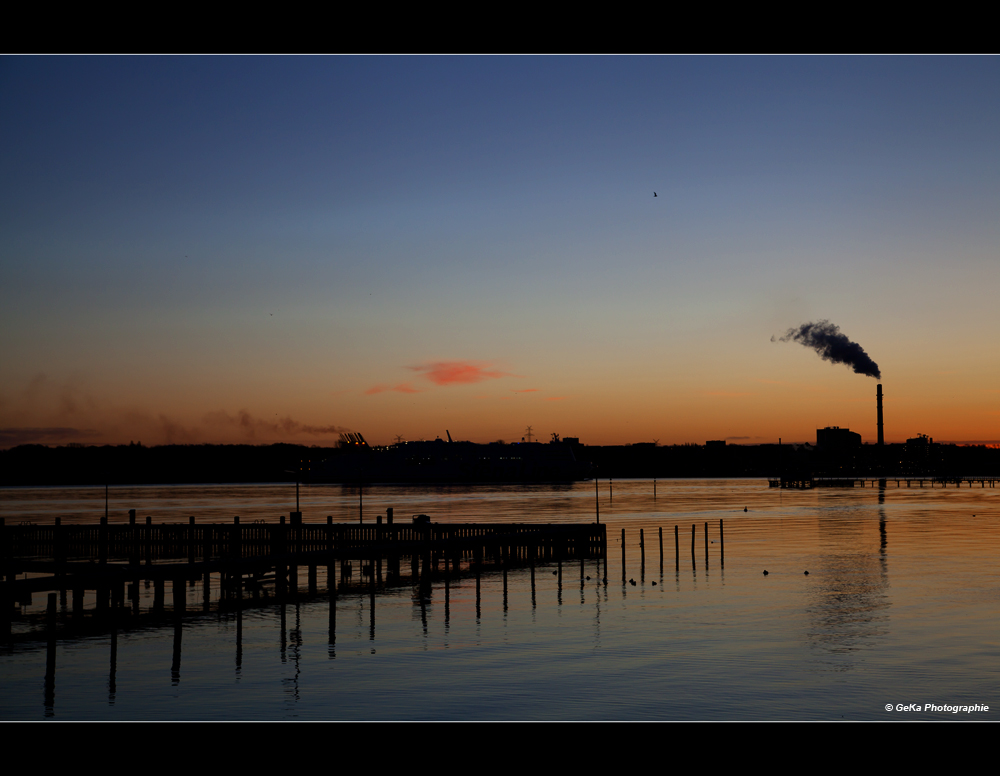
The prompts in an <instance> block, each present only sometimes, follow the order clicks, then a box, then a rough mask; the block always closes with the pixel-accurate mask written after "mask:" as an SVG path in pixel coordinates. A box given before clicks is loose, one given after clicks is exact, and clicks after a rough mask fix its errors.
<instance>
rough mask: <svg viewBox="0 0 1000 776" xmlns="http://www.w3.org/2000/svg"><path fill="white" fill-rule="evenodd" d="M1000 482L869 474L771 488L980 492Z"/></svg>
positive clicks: (774, 480) (781, 480)
mask: <svg viewBox="0 0 1000 776" xmlns="http://www.w3.org/2000/svg"><path fill="white" fill-rule="evenodd" d="M998 480H1000V478H998V477H997V476H996V475H990V476H974V477H956V476H941V477H931V476H929V475H918V474H910V475H892V476H889V475H886V476H882V475H878V474H868V475H864V476H857V477H770V478H768V481H767V482H768V485H769V486H770V487H772V488H793V489H795V490H811V489H813V488H878V487H881V488H885V487H888V484H889V483H890V482H892V483H895V485H896V487H897V488H901V487H903V486H904V483H905V486H906V487H907V488H923V487H925V486H926V487H928V488H936V487H938V486H940V487H942V488H947V487H948V486H949V485H952V484H953V485H954V486H955V487H956V488H961V487H962V486H963V485H965V484H968V486H969V487H970V488H972V487H974V486H975V485H977V484H978V485H979V487H980V488H994V487H996V483H997V482H998Z"/></svg>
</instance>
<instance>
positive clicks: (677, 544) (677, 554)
mask: <svg viewBox="0 0 1000 776" xmlns="http://www.w3.org/2000/svg"><path fill="white" fill-rule="evenodd" d="M674 568H675V569H676V570H677V571H680V570H681V540H680V529H679V528H678V526H676V525H675V526H674Z"/></svg>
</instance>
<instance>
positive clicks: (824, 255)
mask: <svg viewBox="0 0 1000 776" xmlns="http://www.w3.org/2000/svg"><path fill="white" fill-rule="evenodd" d="M0 96H2V101H3V107H4V110H3V111H2V113H0V137H2V141H3V142H2V144H0V181H2V184H0V197H2V201H0V320H2V334H0V336H2V339H0V363H2V367H0V443H2V444H3V445H5V446H9V445H10V444H16V443H18V442H21V441H40V442H48V443H55V442H66V441H80V442H88V443H105V442H120V441H125V442H128V441H129V440H130V439H141V440H142V441H143V442H144V443H146V444H155V443H162V442H167V441H173V442H184V441H191V442H196V441H256V442H270V441H301V442H306V443H316V444H327V443H329V442H331V441H332V440H333V439H335V438H336V436H337V433H338V431H339V430H340V429H350V430H354V431H360V432H362V433H363V434H365V436H366V438H368V439H369V441H372V442H389V441H390V440H391V439H392V438H393V437H394V436H395V435H396V434H400V435H402V436H403V437H404V438H407V439H417V438H434V436H435V435H441V436H444V430H445V429H446V428H447V429H450V431H451V433H452V436H454V437H455V438H461V439H472V440H474V441H490V440H493V439H497V438H504V439H507V440H508V441H510V440H513V439H519V438H520V437H521V436H522V435H523V432H524V428H525V426H526V425H528V424H531V425H532V426H533V427H534V430H535V433H536V434H541V435H542V436H543V437H547V436H548V434H549V433H550V432H553V431H555V432H558V433H561V434H563V435H566V436H579V437H581V441H583V442H585V443H591V444H613V443H624V442H634V441H650V440H652V439H659V440H660V442H661V443H663V444H670V443H682V442H699V443H703V442H704V441H705V440H706V439H718V438H729V439H730V440H731V441H734V442H748V443H752V442H772V441H777V438H778V437H783V438H784V440H785V441H807V440H813V439H814V437H815V429H816V428H817V427H820V426H826V425H840V426H849V427H851V428H852V430H855V431H859V432H860V433H861V434H862V437H863V438H865V439H866V440H874V437H875V420H874V399H873V397H874V393H875V381H874V380H872V379H870V378H865V377H861V376H858V375H855V374H853V373H851V372H850V371H849V370H847V369H846V368H844V367H843V366H835V365H831V364H828V363H826V362H824V361H821V360H820V359H819V358H818V357H817V356H816V355H815V354H813V353H811V352H809V351H807V350H806V349H804V348H803V347H801V346H799V345H796V344H792V343H785V344H781V343H772V342H771V341H770V337H771V336H772V335H775V334H777V335H780V334H782V333H784V331H785V330H787V329H788V328H789V327H791V326H796V325H798V324H800V323H803V322H805V321H807V320H818V319H829V320H831V321H833V322H834V323H836V324H838V325H840V326H841V328H842V330H843V331H844V333H845V334H847V335H848V336H849V337H851V338H852V339H853V340H856V341H858V342H859V343H860V344H861V345H862V346H863V347H864V348H865V349H866V351H867V352H868V353H869V355H871V357H872V358H873V359H874V360H875V361H876V362H877V363H878V364H879V366H880V367H881V369H882V373H883V384H884V386H885V392H886V433H887V438H888V439H889V440H890V441H901V440H903V439H905V438H906V437H907V436H913V435H915V434H917V433H918V432H920V433H928V434H930V435H931V436H933V437H934V438H935V439H939V440H1000V348H998V344H997V343H998V342H1000V312H998V310H1000V305H998V303H997V301H996V299H997V296H998V289H1000V250H998V249H1000V218H998V212H1000V208H998V205H1000V143H998V141H997V139H998V137H1000V121H998V118H1000V99H998V98H1000V60H998V59H997V58H995V57H638V56H636V57H494V56H491V57H454V56H449V57H376V56H370V57H4V58H2V59H0ZM654 190H655V191H656V192H657V194H658V196H657V197H656V198H653V191H654ZM441 364H446V365H452V368H451V372H449V371H448V370H447V368H445V369H444V371H442V369H441V368H440V367H435V365H441ZM454 365H461V368H457V371H456V367H455V366H454ZM435 370H437V371H435ZM463 370H464V371H463ZM442 375H444V377H442ZM447 375H452V378H454V379H452V378H449V377H447ZM435 376H437V377H435ZM438 377H440V378H441V379H437V378H438Z"/></svg>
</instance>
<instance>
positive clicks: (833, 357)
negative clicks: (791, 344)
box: [771, 321, 882, 380]
mask: <svg viewBox="0 0 1000 776" xmlns="http://www.w3.org/2000/svg"><path fill="white" fill-rule="evenodd" d="M790 340H794V341H795V342H799V343H801V344H803V345H805V346H806V347H807V348H812V349H813V350H815V351H816V352H817V353H818V354H819V356H820V358H822V359H823V360H824V361H830V362H832V363H834V364H846V365H847V366H849V367H850V368H851V369H853V370H854V371H855V372H856V373H857V374H859V375H867V376H868V377H874V378H876V379H878V380H881V379H882V372H880V371H879V368H878V364H876V363H875V362H874V361H872V360H871V358H869V356H868V354H867V353H865V349H864V348H863V347H861V346H860V345H859V344H858V343H857V342H851V341H850V340H849V339H847V337H846V336H845V335H843V334H841V333H840V327H839V326H837V325H836V324H833V323H830V322H829V321H817V322H816V323H803V324H802V325H801V326H799V327H798V328H792V329H789V330H788V331H787V333H786V334H785V336H784V337H781V338H780V339H777V340H776V339H775V338H774V337H771V342H788V341H790Z"/></svg>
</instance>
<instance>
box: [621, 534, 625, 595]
mask: <svg viewBox="0 0 1000 776" xmlns="http://www.w3.org/2000/svg"><path fill="white" fill-rule="evenodd" d="M622 584H623V585H624V584H625V529H624V528H622Z"/></svg>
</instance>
